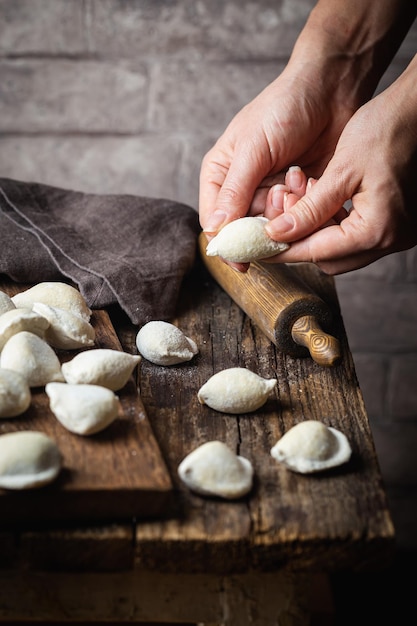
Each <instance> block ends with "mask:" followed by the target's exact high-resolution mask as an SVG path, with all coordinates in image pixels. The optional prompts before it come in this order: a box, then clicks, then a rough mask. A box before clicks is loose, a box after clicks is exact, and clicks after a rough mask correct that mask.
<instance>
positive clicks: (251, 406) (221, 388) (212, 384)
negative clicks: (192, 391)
mask: <svg viewBox="0 0 417 626" xmlns="http://www.w3.org/2000/svg"><path fill="white" fill-rule="evenodd" d="M276 385H277V380H276V378H262V376H259V375H258V374H256V373H255V372H252V371H250V370H248V369H246V368H244V367H230V368H228V369H224V370H221V371H220V372H217V374H213V376H211V377H210V378H209V379H208V380H207V382H206V383H204V385H203V386H202V387H200V389H199V391H198V393H197V397H198V400H199V402H200V403H201V404H207V406H209V407H211V408H212V409H214V410H216V411H221V412H223V413H249V412H251V411H256V409H259V408H260V407H261V406H262V405H263V404H265V402H266V401H267V399H268V396H269V394H270V393H271V391H272V390H273V389H274V388H275V387H276Z"/></svg>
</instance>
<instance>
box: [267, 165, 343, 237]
mask: <svg viewBox="0 0 417 626" xmlns="http://www.w3.org/2000/svg"><path fill="white" fill-rule="evenodd" d="M332 181H333V182H332ZM335 181H336V182H335ZM349 187H350V186H349ZM352 194H353V190H352V189H350V188H348V185H347V182H345V181H341V180H340V176H339V177H338V176H335V175H334V174H331V173H330V172H324V173H323V175H322V177H321V178H320V179H319V180H318V181H317V182H316V183H315V184H314V185H313V186H312V187H310V189H309V190H308V192H307V193H306V194H305V195H304V196H302V198H300V199H299V200H298V201H297V202H296V203H295V204H293V205H292V206H290V207H288V208H287V209H285V210H284V213H282V214H281V215H279V216H278V217H276V218H275V219H273V220H271V221H270V222H269V223H268V224H267V226H266V227H265V228H266V231H267V232H268V235H269V236H270V237H271V238H272V239H275V240H276V241H297V240H298V239H302V238H304V237H307V236H308V235H311V234H312V233H313V232H315V231H316V230H318V229H319V228H321V227H322V226H324V225H325V224H326V223H327V222H328V221H329V220H330V219H331V218H332V217H333V216H334V215H335V214H336V213H337V212H338V211H339V210H340V208H341V207H342V206H343V204H344V203H345V202H346V201H347V200H349V199H350V198H351V197H352Z"/></svg>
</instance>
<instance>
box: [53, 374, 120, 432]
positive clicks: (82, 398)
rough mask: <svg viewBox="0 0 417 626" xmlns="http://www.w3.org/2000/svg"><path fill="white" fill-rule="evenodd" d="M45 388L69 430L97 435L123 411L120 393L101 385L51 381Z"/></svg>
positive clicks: (62, 422)
mask: <svg viewBox="0 0 417 626" xmlns="http://www.w3.org/2000/svg"><path fill="white" fill-rule="evenodd" d="M45 391H46V394H47V395H48V397H49V401H50V408H51V411H52V412H53V414H54V415H55V417H56V418H57V419H58V420H59V421H60V422H61V424H62V425H63V426H64V427H65V428H66V429H67V430H69V431H71V432H73V433H76V434H78V435H93V434H94V433H98V432H100V431H102V430H104V429H105V428H107V426H109V425H110V424H111V423H112V422H114V420H115V419H116V417H117V415H118V412H119V399H118V397H117V396H116V395H115V394H114V393H113V391H111V390H110V389H106V387H100V386H99V385H69V384H67V383H48V384H47V385H46V387H45Z"/></svg>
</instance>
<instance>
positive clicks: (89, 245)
mask: <svg viewBox="0 0 417 626" xmlns="http://www.w3.org/2000/svg"><path fill="white" fill-rule="evenodd" d="M199 231H200V227H199V223H198V214H197V211H196V210H195V209H193V208H192V207H190V206H188V205H185V204H181V203H178V202H175V201H171V200H168V199H164V198H161V199H159V198H147V197H139V196H133V195H127V194H126V195H104V194H103V195H100V194H87V193H82V192H79V191H72V190H68V189H61V188H57V187H52V186H49V185H43V184H40V183H31V182H23V181H18V180H12V179H6V178H0V274H5V275H7V276H8V277H9V278H11V279H12V280H14V281H16V282H21V283H22V282H23V283H38V282H43V281H63V282H69V283H71V282H72V283H75V284H76V285H77V286H78V288H79V290H80V292H81V294H82V295H83V296H84V298H85V300H86V302H87V304H88V305H89V306H90V308H103V307H107V306H110V305H113V304H116V303H118V304H119V305H120V307H121V308H122V309H123V310H124V311H125V313H127V315H128V316H129V318H130V319H131V321H132V322H133V323H134V324H138V325H141V324H144V323H146V322H148V321H150V320H155V319H161V320H168V319H169V318H171V317H172V316H173V315H174V314H175V309H176V306H177V302H178V297H179V291H180V287H181V284H182V281H183V279H184V276H185V275H186V274H187V273H188V272H189V271H190V270H191V268H192V266H193V263H194V260H195V255H196V250H197V237H198V233H199Z"/></svg>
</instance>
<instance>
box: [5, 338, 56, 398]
mask: <svg viewBox="0 0 417 626" xmlns="http://www.w3.org/2000/svg"><path fill="white" fill-rule="evenodd" d="M0 367H4V368H5V369H10V370H14V371H16V372H19V373H20V374H22V376H23V377H24V378H25V379H26V382H27V384H28V385H29V387H43V386H44V385H46V383H50V382H53V381H56V382H64V380H65V379H64V376H63V374H62V371H61V364H60V362H59V359H58V357H57V355H56V354H55V352H54V351H53V349H52V348H51V346H50V345H48V344H47V343H46V341H45V340H44V339H41V337H38V336H37V335H34V334H33V333H30V332H28V331H26V330H23V331H22V332H20V333H17V334H16V335H13V337H10V339H9V341H8V342H7V343H6V345H5V346H4V348H3V351H2V353H1V355H0Z"/></svg>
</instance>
